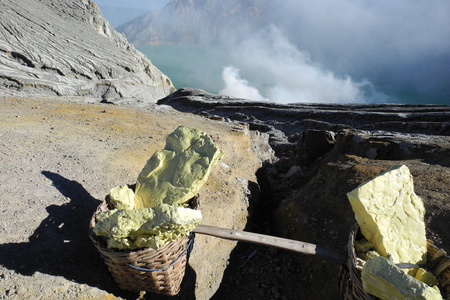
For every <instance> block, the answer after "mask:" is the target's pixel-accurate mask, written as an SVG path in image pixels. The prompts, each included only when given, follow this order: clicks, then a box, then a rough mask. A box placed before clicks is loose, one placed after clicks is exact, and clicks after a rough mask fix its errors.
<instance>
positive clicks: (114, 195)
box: [108, 185, 134, 209]
mask: <svg viewBox="0 0 450 300" xmlns="http://www.w3.org/2000/svg"><path fill="white" fill-rule="evenodd" d="M108 198H109V201H110V202H111V203H112V204H113V205H114V207H115V208H117V209H133V208H134V192H133V190H132V189H130V188H129V187H128V186H127V185H120V186H117V187H115V188H113V189H111V190H110V191H109V195H108Z"/></svg>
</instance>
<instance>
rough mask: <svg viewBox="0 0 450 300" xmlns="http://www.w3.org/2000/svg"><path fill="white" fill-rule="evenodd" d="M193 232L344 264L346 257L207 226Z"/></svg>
mask: <svg viewBox="0 0 450 300" xmlns="http://www.w3.org/2000/svg"><path fill="white" fill-rule="evenodd" d="M193 232H195V233H198V234H206V235H211V236H215V237H219V238H223V239H227V240H233V241H241V242H250V243H254V244H259V245H264V246H272V247H277V248H281V249H285V250H290V251H295V252H299V253H303V254H309V255H320V256H325V257H329V258H334V259H337V260H340V261H341V262H345V261H346V259H347V256H346V255H345V254H344V253H339V252H336V251H333V250H331V249H327V248H323V247H320V246H317V245H314V244H310V243H305V242H300V241H296V240H289V239H284V238H280V237H274V236H270V235H264V234H259V233H252V232H247V231H240V230H233V229H227V228H221V227H215V226H209V225H197V227H196V228H195V229H194V230H193Z"/></svg>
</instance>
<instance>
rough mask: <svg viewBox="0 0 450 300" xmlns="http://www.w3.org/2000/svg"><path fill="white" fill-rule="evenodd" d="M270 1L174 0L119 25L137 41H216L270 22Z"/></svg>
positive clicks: (155, 42) (194, 42)
mask: <svg viewBox="0 0 450 300" xmlns="http://www.w3.org/2000/svg"><path fill="white" fill-rule="evenodd" d="M270 5H271V4H270V3H269V1H266V0H250V1H241V0H231V1H211V0H206V1H200V0H172V1H171V2H170V3H169V4H167V5H166V6H165V7H164V8H163V9H162V10H161V11H160V12H156V13H155V12H150V13H148V14H146V15H143V16H140V17H138V18H136V19H134V20H132V21H130V22H128V23H125V24H123V25H121V26H119V27H118V28H117V30H118V31H119V32H123V33H124V34H125V36H126V37H127V38H128V39H129V41H130V42H132V43H134V44H162V43H164V44H212V43H214V42H216V41H218V40H219V39H223V38H230V36H227V33H229V32H230V31H231V30H232V32H233V36H234V37H236V36H239V35H240V34H244V33H246V32H247V31H248V30H249V29H252V28H257V27H258V26H260V25H261V24H263V23H267V22H268V19H267V15H266V13H267V11H268V10H269V9H270Z"/></svg>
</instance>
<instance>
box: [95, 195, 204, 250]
mask: <svg viewBox="0 0 450 300" xmlns="http://www.w3.org/2000/svg"><path fill="white" fill-rule="evenodd" d="M96 219H97V223H96V224H95V227H94V229H93V231H94V233H95V234H96V235H97V236H104V237H105V238H106V241H107V246H108V248H116V249H137V248H145V247H151V248H154V249H157V248H159V247H161V246H162V245H165V244H167V243H170V242H173V241H176V240H179V239H180V238H182V237H185V236H188V235H189V233H190V232H191V231H192V230H193V229H194V228H195V227H196V226H197V225H198V224H199V223H200V222H201V220H202V214H201V212H200V211H199V210H193V209H190V208H184V207H175V206H170V205H167V204H160V205H158V206H157V207H155V208H153V209H152V208H141V209H133V210H126V209H114V210H111V211H107V212H104V213H100V214H98V215H97V216H96Z"/></svg>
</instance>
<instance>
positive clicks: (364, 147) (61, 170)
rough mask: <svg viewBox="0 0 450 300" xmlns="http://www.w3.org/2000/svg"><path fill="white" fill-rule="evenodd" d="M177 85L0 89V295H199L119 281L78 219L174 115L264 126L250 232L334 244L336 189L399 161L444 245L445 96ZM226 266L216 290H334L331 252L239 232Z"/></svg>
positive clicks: (432, 233) (129, 177)
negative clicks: (39, 94) (317, 98)
mask: <svg viewBox="0 0 450 300" xmlns="http://www.w3.org/2000/svg"><path fill="white" fill-rule="evenodd" d="M180 93H184V96H183V97H184V98H183V97H179V96H180V94H176V95H175V96H177V95H178V99H179V100H180V101H179V104H180V105H176V103H175V102H173V103H169V102H170V101H167V100H168V99H166V100H165V101H161V103H162V102H165V104H166V105H167V104H170V105H172V106H174V107H176V108H177V109H179V110H184V111H185V113H180V112H176V111H174V110H173V109H171V108H170V107H168V106H165V105H163V106H151V107H148V108H146V109H142V108H141V109H135V108H120V107H117V106H111V105H106V104H103V105H99V104H85V103H77V102H70V101H67V100H69V99H66V101H65V102H64V103H63V102H61V101H58V100H52V99H43V100H42V99H31V98H11V97H7V98H2V102H1V106H2V115H1V116H0V118H1V119H0V120H1V122H0V146H1V151H0V164H1V166H2V168H1V169H0V179H1V182H2V184H1V194H0V207H1V210H0V216H1V218H0V220H1V221H0V233H1V235H0V238H1V241H0V252H1V253H2V255H1V256H0V264H1V268H0V299H23V298H30V297H32V298H36V299H48V298H60V299H101V298H104V299H114V298H118V297H120V298H123V299H137V298H141V299H195V296H194V295H193V293H192V291H187V290H182V292H181V293H180V295H179V296H176V297H158V296H155V295H152V294H148V293H147V294H142V295H140V294H138V293H131V292H126V291H122V290H120V289H118V288H117V286H116V285H115V283H114V282H113V280H112V279H111V277H110V276H109V273H108V271H107V270H106V268H105V266H104V264H103V262H102V260H101V259H99V257H98V254H97V253H96V251H95V248H94V247H93V246H92V245H91V242H90V240H89V238H88V236H87V228H86V227H83V226H81V225H80V224H88V220H89V218H90V217H91V214H92V212H93V211H94V210H95V207H96V206H97V204H98V203H99V201H100V200H101V199H103V197H104V196H105V195H106V193H107V191H108V190H109V188H111V187H114V186H116V185H118V184H123V183H124V182H126V183H128V182H132V181H133V180H135V178H136V177H137V173H138V172H139V171H140V168H141V166H142V165H143V164H144V163H145V160H146V159H147V158H148V156H147V155H144V156H143V155H142V153H143V152H149V151H148V149H150V148H151V147H155V145H160V144H163V140H164V137H165V133H169V132H170V128H172V127H174V126H175V125H176V124H177V123H179V122H180V120H181V119H182V120H183V122H188V123H189V124H193V125H198V126H200V127H201V128H205V129H208V130H219V128H221V127H223V126H229V125H227V124H237V123H233V122H237V121H238V122H241V123H247V126H249V127H250V128H251V129H254V130H259V131H264V132H267V133H268V134H270V140H269V143H270V145H271V146H272V148H273V149H274V150H275V152H276V156H277V158H276V159H274V160H272V161H266V163H265V164H264V166H263V168H261V169H259V170H258V171H257V172H256V169H255V173H256V176H257V178H258V183H259V186H260V189H261V190H260V193H259V196H260V197H259V198H257V199H253V200H252V201H251V202H250V206H251V207H250V209H249V211H250V213H251V214H250V216H249V219H248V222H247V225H246V230H248V231H253V232H259V233H265V234H270V235H275V236H283V237H286V238H290V239H296V240H301V241H305V242H309V243H314V244H317V245H320V246H324V247H327V248H330V249H333V250H335V251H337V252H342V253H344V251H345V246H346V243H347V239H348V233H349V230H350V227H351V226H352V224H353V223H354V222H355V220H354V216H353V213H352V211H351V209H350V205H349V204H348V201H347V199H346V195H345V194H346V193H347V192H348V191H350V190H352V189H353V188H355V187H356V186H358V185H359V184H360V183H362V182H364V181H365V180H368V179H370V178H373V177H374V176H376V175H377V174H379V172H381V171H383V170H386V169H387V168H389V167H391V166H393V165H395V164H405V165H407V166H408V167H409V168H410V170H411V172H412V175H413V177H414V182H415V190H416V193H417V194H418V195H419V196H420V197H422V199H423V201H424V203H425V207H426V211H427V212H426V216H425V220H426V225H427V234H428V237H429V238H431V239H432V240H433V241H434V242H435V243H436V244H437V245H438V246H439V247H442V248H444V249H450V233H449V231H448V224H449V220H450V198H449V192H448V186H449V185H450V161H449V159H448V157H449V154H450V153H449V152H450V139H449V137H448V125H447V124H448V123H446V121H445V120H448V116H449V109H448V107H445V106H440V107H433V106H430V107H417V108H413V107H403V108H402V107H400V106H395V107H390V108H389V109H386V108H383V107H379V106H377V107H365V108H354V109H351V107H349V108H348V109H344V107H343V106H336V107H333V106H328V107H325V106H318V107H314V108H312V107H311V106H308V105H306V106H298V107H297V108H292V107H290V108H286V107H280V106H277V107H270V106H271V105H269V107H264V106H263V105H259V104H255V103H251V104H250V105H249V103H248V102H245V101H244V102H243V101H238V100H235V99H234V100H233V99H228V100H230V101H228V102H226V101H224V99H218V98H217V99H214V97H212V96H209V95H207V94H203V95H199V94H198V92H193V91H188V92H186V90H185V91H180ZM196 93H197V94H196ZM173 98H175V99H176V98H177V97H173ZM181 100H182V101H181ZM195 100H198V101H200V102H196V101H195ZM202 101H203V102H202ZM221 101H222V102H221ZM195 103H200V104H198V105H197V106H195ZM181 104H183V106H181ZM222 104H224V105H222ZM230 106H233V107H232V108H231V107H230ZM252 106H253V107H254V109H253V110H252V109H251V107H252ZM236 107H239V109H236ZM295 109H297V110H298V111H297V114H296V113H295ZM389 110H391V112H389ZM374 111H377V112H374ZM392 111H393V112H392ZM274 112H275V114H274ZM192 113H195V114H200V115H203V116H206V117H207V118H200V117H198V116H195V115H193V114H192ZM302 114H303V115H302ZM374 115H376V118H375V117H373V116H374ZM157 116H158V117H157ZM305 116H306V117H305ZM233 119H235V121H233ZM237 119H239V120H237ZM398 119H401V120H403V121H402V122H400V121H398ZM349 120H350V121H351V122H350V121H349ZM447 122H448V121H447ZM396 126H397V130H396V129H395V128H396ZM358 127H363V128H358ZM380 128H384V131H381V130H380ZM361 129H364V130H361ZM369 129H370V130H369ZM149 132H158V134H149ZM225 140H226V139H225ZM226 141H227V143H228V146H230V147H239V143H243V142H244V140H242V141H241V142H239V143H236V144H234V145H233V144H231V140H226ZM224 145H225V144H224ZM261 152H266V151H263V150H261ZM266 154H267V153H266ZM123 157H126V158H127V159H126V163H125V162H124V160H123ZM268 157H269V156H267V157H266V158H268ZM243 163H244V162H243V161H241V162H240V164H243ZM217 175H220V174H219V173H218V174H217ZM217 178H219V177H217ZM254 180H256V179H254ZM78 199H83V201H79V200H78ZM203 255H205V254H203ZM205 258H206V257H205ZM193 263H194V261H193ZM226 264H227V266H226V270H225V274H224V278H223V281H222V283H221V284H220V286H219V287H218V290H217V292H216V293H214V296H212V299H340V294H339V289H338V271H339V267H340V265H341V262H339V261H336V260H333V259H329V258H326V257H317V256H307V255H302V254H297V253H292V252H288V251H282V250H278V249H276V248H270V247H263V246H256V245H254V244H245V243H238V245H237V247H236V248H235V249H234V250H233V252H232V253H231V257H230V259H229V260H228V262H227V263H226ZM191 275H192V273H190V272H188V273H187V277H186V280H187V281H188V280H189V276H191ZM198 299H199V298H198Z"/></svg>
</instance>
